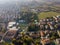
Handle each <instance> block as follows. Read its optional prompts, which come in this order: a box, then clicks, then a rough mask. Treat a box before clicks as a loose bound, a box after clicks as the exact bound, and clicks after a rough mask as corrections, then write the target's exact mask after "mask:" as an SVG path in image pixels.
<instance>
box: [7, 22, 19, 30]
mask: <svg viewBox="0 0 60 45" xmlns="http://www.w3.org/2000/svg"><path fill="white" fill-rule="evenodd" d="M16 26H17V25H16V22H9V23H8V27H7V29H8V30H18V28H16Z"/></svg>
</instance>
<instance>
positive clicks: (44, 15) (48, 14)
mask: <svg viewBox="0 0 60 45" xmlns="http://www.w3.org/2000/svg"><path fill="white" fill-rule="evenodd" d="M57 15H60V13H57V12H41V13H40V14H38V18H39V19H44V18H46V17H52V16H57Z"/></svg>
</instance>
